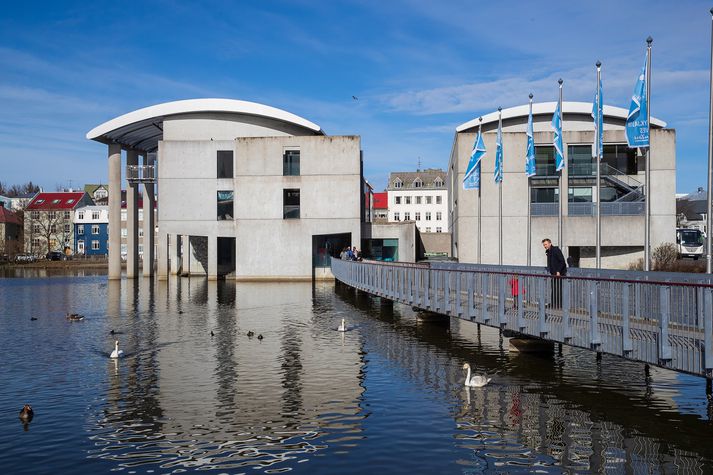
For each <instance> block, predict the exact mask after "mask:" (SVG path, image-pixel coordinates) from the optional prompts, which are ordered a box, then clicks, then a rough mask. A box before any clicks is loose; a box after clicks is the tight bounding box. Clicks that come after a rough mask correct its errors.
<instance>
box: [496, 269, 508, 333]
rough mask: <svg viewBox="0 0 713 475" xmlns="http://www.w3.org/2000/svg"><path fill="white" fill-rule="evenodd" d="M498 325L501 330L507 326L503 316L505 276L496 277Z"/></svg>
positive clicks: (505, 318) (505, 317)
mask: <svg viewBox="0 0 713 475" xmlns="http://www.w3.org/2000/svg"><path fill="white" fill-rule="evenodd" d="M498 323H500V327H501V328H503V327H505V326H507V324H508V319H507V316H506V315H505V275H504V274H500V275H498Z"/></svg>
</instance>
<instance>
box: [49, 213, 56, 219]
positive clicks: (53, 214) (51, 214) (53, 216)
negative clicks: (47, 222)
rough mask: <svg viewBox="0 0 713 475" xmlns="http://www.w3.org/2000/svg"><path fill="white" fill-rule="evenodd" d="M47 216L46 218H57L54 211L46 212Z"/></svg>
mask: <svg viewBox="0 0 713 475" xmlns="http://www.w3.org/2000/svg"><path fill="white" fill-rule="evenodd" d="M47 218H48V219H57V212H56V211H50V212H49V213H47Z"/></svg>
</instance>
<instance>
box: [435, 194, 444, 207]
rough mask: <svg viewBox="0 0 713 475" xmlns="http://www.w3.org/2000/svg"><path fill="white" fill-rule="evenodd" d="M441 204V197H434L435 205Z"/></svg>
mask: <svg viewBox="0 0 713 475" xmlns="http://www.w3.org/2000/svg"><path fill="white" fill-rule="evenodd" d="M442 202H443V197H442V196H436V204H437V205H439V204H441V203H442Z"/></svg>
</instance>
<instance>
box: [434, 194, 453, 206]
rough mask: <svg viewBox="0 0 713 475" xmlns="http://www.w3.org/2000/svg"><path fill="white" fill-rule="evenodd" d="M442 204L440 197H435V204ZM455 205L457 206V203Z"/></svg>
mask: <svg viewBox="0 0 713 475" xmlns="http://www.w3.org/2000/svg"><path fill="white" fill-rule="evenodd" d="M442 202H443V199H442V197H441V196H436V204H437V205H439V204H441V203H442ZM456 204H458V202H456Z"/></svg>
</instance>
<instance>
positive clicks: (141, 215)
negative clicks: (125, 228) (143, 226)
mask: <svg viewBox="0 0 713 475" xmlns="http://www.w3.org/2000/svg"><path fill="white" fill-rule="evenodd" d="M143 220H144V209H143V208H139V221H143Z"/></svg>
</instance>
